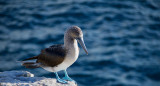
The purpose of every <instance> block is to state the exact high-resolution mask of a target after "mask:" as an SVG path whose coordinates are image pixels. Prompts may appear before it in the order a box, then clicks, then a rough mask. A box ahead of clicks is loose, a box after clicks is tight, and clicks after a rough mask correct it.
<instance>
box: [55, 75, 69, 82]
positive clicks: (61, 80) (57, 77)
mask: <svg viewBox="0 0 160 86" xmlns="http://www.w3.org/2000/svg"><path fill="white" fill-rule="evenodd" d="M55 75H56V79H57V81H58V82H59V83H63V84H66V83H67V81H65V80H63V79H60V78H59V76H58V73H57V72H55Z"/></svg>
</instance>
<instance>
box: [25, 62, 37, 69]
mask: <svg viewBox="0 0 160 86" xmlns="http://www.w3.org/2000/svg"><path fill="white" fill-rule="evenodd" d="M22 65H23V66H25V67H26V68H39V67H40V64H39V63H36V62H22Z"/></svg>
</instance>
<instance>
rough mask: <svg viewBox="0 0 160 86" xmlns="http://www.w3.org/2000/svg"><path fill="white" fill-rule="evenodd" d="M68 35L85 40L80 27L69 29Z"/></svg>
mask: <svg viewBox="0 0 160 86" xmlns="http://www.w3.org/2000/svg"><path fill="white" fill-rule="evenodd" d="M67 33H68V35H69V36H70V37H72V38H79V37H82V38H83V33H82V30H81V29H80V28H79V27H78V26H72V27H70V28H68V29H67Z"/></svg>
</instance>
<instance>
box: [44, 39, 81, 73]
mask: <svg viewBox="0 0 160 86" xmlns="http://www.w3.org/2000/svg"><path fill="white" fill-rule="evenodd" d="M78 56H79V48H78V44H77V41H76V42H74V46H73V45H72V46H71V47H69V51H68V53H67V55H66V57H65V59H64V61H63V62H62V63H61V64H59V65H57V66H55V67H43V68H44V69H45V70H47V71H50V72H58V71H61V70H65V69H67V68H68V67H69V66H71V65H72V64H73V63H74V62H75V61H76V60H77V58H78Z"/></svg>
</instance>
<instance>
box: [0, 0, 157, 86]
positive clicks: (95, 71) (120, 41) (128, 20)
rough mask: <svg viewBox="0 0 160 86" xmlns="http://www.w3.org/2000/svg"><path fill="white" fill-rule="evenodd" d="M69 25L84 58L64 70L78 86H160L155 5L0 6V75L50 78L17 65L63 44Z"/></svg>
mask: <svg viewBox="0 0 160 86" xmlns="http://www.w3.org/2000/svg"><path fill="white" fill-rule="evenodd" d="M72 25H77V26H79V27H81V29H82V30H83V33H84V41H85V44H86V47H87V49H88V52H89V55H86V54H85V52H84V51H83V49H82V48H81V47H80V48H81V50H80V56H79V58H78V60H77V61H76V62H75V63H74V64H73V65H72V66H71V67H70V68H68V70H67V71H68V74H69V76H70V77H71V78H73V79H74V80H75V81H76V82H77V83H78V85H79V86H160V0H0V72H3V71H11V70H23V71H29V72H31V73H33V74H35V76H41V77H50V78H55V75H54V73H51V72H48V71H45V70H43V69H42V68H39V69H26V68H24V67H22V66H21V64H20V63H19V62H17V61H19V60H22V59H25V58H29V57H32V56H35V55H38V54H39V53H40V51H41V49H43V48H46V47H49V46H50V45H53V44H63V37H64V32H65V30H66V29H67V28H68V27H70V26H72ZM59 75H60V76H61V77H62V76H63V72H60V73H59Z"/></svg>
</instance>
